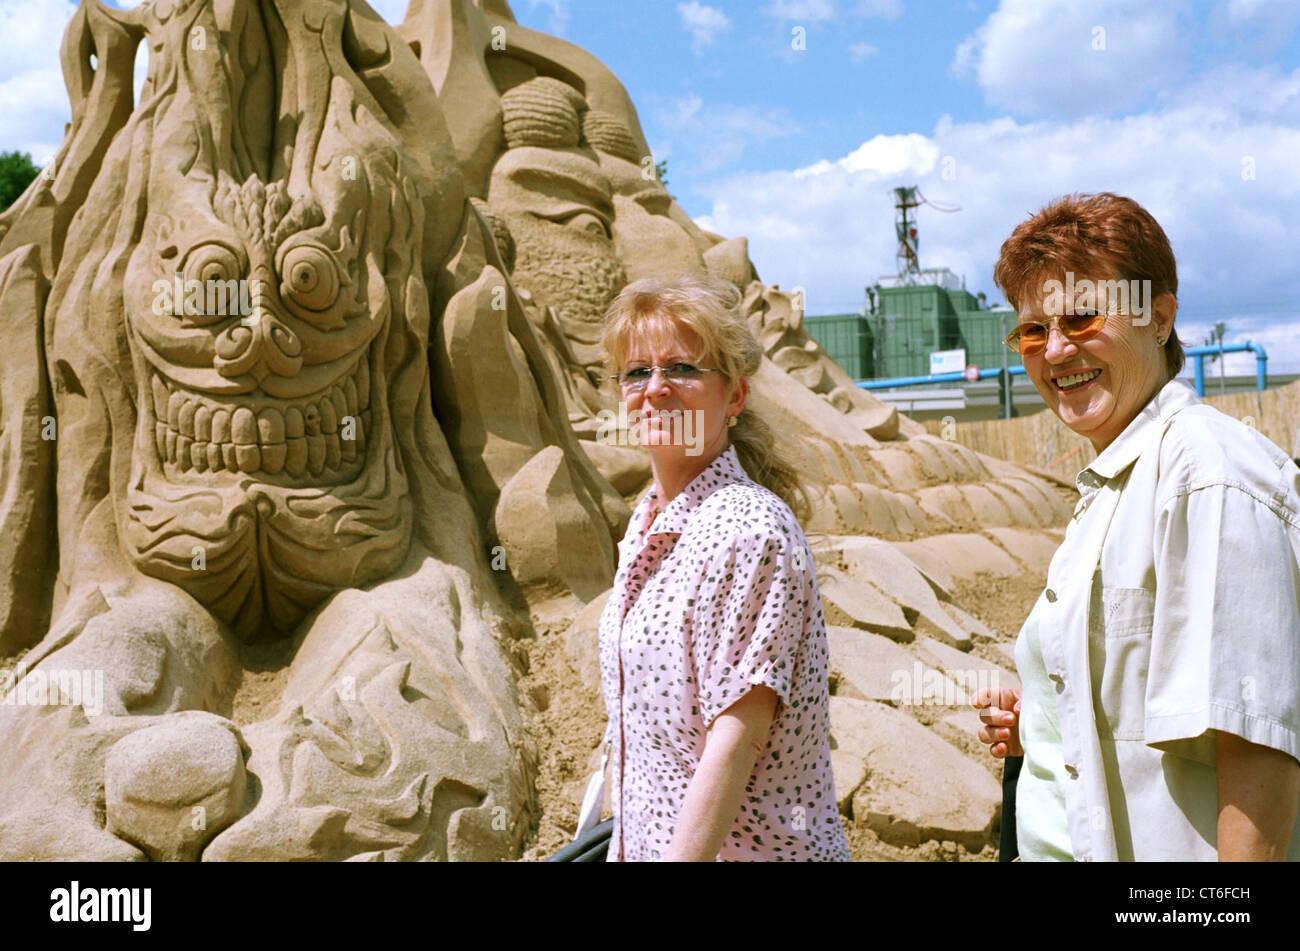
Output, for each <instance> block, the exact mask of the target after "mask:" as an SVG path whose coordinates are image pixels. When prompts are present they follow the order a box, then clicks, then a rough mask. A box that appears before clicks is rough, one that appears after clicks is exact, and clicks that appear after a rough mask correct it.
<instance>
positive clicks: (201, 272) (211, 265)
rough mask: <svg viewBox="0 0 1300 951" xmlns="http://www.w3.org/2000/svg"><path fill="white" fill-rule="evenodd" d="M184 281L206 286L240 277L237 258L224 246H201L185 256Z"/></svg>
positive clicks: (240, 272) (240, 271)
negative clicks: (210, 283)
mask: <svg viewBox="0 0 1300 951" xmlns="http://www.w3.org/2000/svg"><path fill="white" fill-rule="evenodd" d="M184 271H185V279H186V280H187V281H199V282H200V283H202V284H205V285H206V284H207V282H209V281H234V280H238V279H239V278H240V277H241V276H242V269H241V268H240V265H239V258H237V257H235V253H234V252H233V251H231V250H230V249H229V248H228V247H226V246H225V245H224V244H201V245H199V246H198V247H197V248H195V249H194V250H192V251H191V252H190V253H189V254H187V255H186V256H185V268H184Z"/></svg>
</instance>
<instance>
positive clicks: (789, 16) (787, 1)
mask: <svg viewBox="0 0 1300 951" xmlns="http://www.w3.org/2000/svg"><path fill="white" fill-rule="evenodd" d="M763 13H765V14H766V15H767V16H770V17H773V18H774V19H777V20H792V21H795V22H803V23H819V22H821V21H823V20H831V19H834V18H835V4H834V3H832V2H831V0H773V2H772V3H769V4H767V5H766V6H764V7H763Z"/></svg>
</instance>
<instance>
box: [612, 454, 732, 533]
mask: <svg viewBox="0 0 1300 951" xmlns="http://www.w3.org/2000/svg"><path fill="white" fill-rule="evenodd" d="M752 481H753V480H752V479H751V478H750V477H749V476H748V475H747V474H746V473H745V470H744V468H743V467H742V466H741V465H740V458H739V457H738V456H737V455H736V447H735V446H728V447H727V448H726V449H724V450H723V451H722V452H720V453H718V456H717V458H716V459H714V460H713V461H712V462H710V463H709V464H708V466H707V467H705V469H704V471H703V472H701V473H700V474H699V475H697V476H696V477H695V478H694V479H692V480H691V481H690V482H689V483H688V484H687V486H686V488H684V489H682V491H680V492H678V493H677V495H675V496H674V497H673V499H672V501H671V502H669V503H668V507H667V508H666V509H664V510H663V511H662V512H660V513H659V516H658V517H657V518H656V519H655V520H654V523H653V524H652V525H651V526H650V530H649V531H648V532H647V533H646V534H647V535H661V534H676V535H680V534H681V533H682V532H683V531H685V529H686V525H687V523H688V522H689V521H690V517H691V514H692V513H693V512H694V511H695V510H696V509H697V508H699V507H700V505H701V504H703V502H704V500H705V499H707V498H708V497H709V496H710V495H712V494H713V493H714V492H715V491H717V490H718V489H720V488H722V487H723V486H724V485H728V484H730V483H732V482H752ZM657 500H658V496H657V494H656V492H655V487H654V484H653V483H651V485H650V491H649V492H647V493H646V494H645V497H644V498H642V500H641V504H640V505H638V506H637V515H636V517H638V518H644V517H645V509H646V508H649V507H650V506H651V505H654V504H655V502H656V501H657ZM633 524H635V523H633Z"/></svg>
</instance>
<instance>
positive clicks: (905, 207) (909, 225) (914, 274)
mask: <svg viewBox="0 0 1300 951" xmlns="http://www.w3.org/2000/svg"><path fill="white" fill-rule="evenodd" d="M922 205H929V206H930V207H931V208H933V209H934V210H935V211H942V212H944V213H951V212H954V211H961V208H960V207H959V206H957V205H944V204H940V203H939V202H934V201H930V199H928V198H926V197H925V196H924V195H922V194H921V189H920V188H919V187H918V186H916V185H911V186H905V187H900V188H895V189H894V211H895V215H894V231H895V233H896V234H897V235H898V250H897V251H896V252H895V254H894V259H895V261H896V262H897V263H898V282H899V283H900V284H915V283H916V282H917V279H918V278H919V277H920V276H921V259H920V257H919V256H918V253H917V250H918V247H919V246H920V243H921V242H920V238H919V237H918V235H917V222H916V215H915V213H914V212H913V210H912V209H914V208H919V207H921V206H922Z"/></svg>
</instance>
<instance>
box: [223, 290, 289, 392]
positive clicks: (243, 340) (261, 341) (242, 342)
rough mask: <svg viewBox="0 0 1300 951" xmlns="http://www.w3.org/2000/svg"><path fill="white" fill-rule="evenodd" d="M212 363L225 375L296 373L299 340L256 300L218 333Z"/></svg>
mask: <svg viewBox="0 0 1300 951" xmlns="http://www.w3.org/2000/svg"><path fill="white" fill-rule="evenodd" d="M213 365H214V366H215V367H216V370H217V372H218V373H220V374H221V375H222V376H224V377H226V378H227V379H233V378H234V377H237V376H243V375H245V374H250V373H251V374H252V375H253V376H255V377H256V378H257V379H258V380H261V379H262V378H263V377H265V376H266V375H267V374H268V373H274V374H276V375H277V376H297V374H298V371H299V370H300V369H302V340H301V339H300V338H299V337H298V335H297V334H295V333H294V332H293V331H292V330H290V329H289V328H288V327H287V326H285V324H284V323H282V322H281V321H280V320H279V319H278V318H277V317H276V316H275V315H274V314H273V313H271V311H269V310H268V309H266V308H265V307H263V306H261V305H260V304H258V305H255V306H254V308H253V313H252V314H250V315H249V316H247V317H244V318H241V319H240V320H239V322H238V323H235V324H232V325H231V326H229V327H227V328H226V329H225V330H223V331H222V332H221V334H220V335H219V336H218V337H217V343H216V359H215V360H214V361H213Z"/></svg>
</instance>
